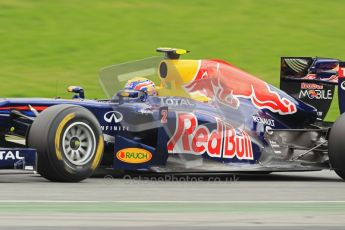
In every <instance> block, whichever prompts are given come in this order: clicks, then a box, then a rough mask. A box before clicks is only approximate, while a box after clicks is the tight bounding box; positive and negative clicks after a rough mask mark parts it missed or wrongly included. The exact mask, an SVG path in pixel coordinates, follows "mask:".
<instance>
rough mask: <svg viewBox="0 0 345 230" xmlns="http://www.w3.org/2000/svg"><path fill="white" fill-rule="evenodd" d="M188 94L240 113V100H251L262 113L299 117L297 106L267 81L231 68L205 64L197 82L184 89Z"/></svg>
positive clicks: (217, 64) (204, 62) (203, 62)
mask: <svg viewBox="0 0 345 230" xmlns="http://www.w3.org/2000/svg"><path fill="white" fill-rule="evenodd" d="M184 88H185V90H186V91H187V92H188V93H194V92H199V93H201V94H203V95H205V96H206V97H208V98H212V99H214V100H216V101H217V102H219V103H221V104H224V105H226V106H230V107H231V108H234V109H238V107H239V106H240V100H239V98H246V99H250V100H251V102H252V104H253V105H254V106H255V107H256V108H258V109H268V110H270V111H272V112H276V113H279V114H280V115H286V114H293V113H296V111H297V109H296V105H295V104H294V103H293V102H292V101H291V100H290V99H288V98H284V97H281V96H280V95H279V93H278V92H277V91H275V90H272V89H271V87H270V86H269V85H268V84H267V83H265V82H264V81H262V80H260V79H258V78H256V77H254V76H252V75H250V74H248V73H245V72H244V71H242V70H240V69H238V68H236V67H233V66H231V65H228V64H225V65H224V64H222V63H220V62H217V61H201V63H200V68H199V71H198V72H197V74H196V76H195V77H194V80H193V81H192V82H190V83H188V84H187V85H185V86H184Z"/></svg>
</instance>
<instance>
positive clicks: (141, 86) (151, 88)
mask: <svg viewBox="0 0 345 230" xmlns="http://www.w3.org/2000/svg"><path fill="white" fill-rule="evenodd" d="M125 89H128V90H138V91H142V92H145V93H146V94H147V95H149V96H157V95H158V92H157V90H156V85H155V83H154V82H153V81H151V80H149V79H147V78H143V77H135V78H133V79H131V80H128V81H127V83H126V85H125Z"/></svg>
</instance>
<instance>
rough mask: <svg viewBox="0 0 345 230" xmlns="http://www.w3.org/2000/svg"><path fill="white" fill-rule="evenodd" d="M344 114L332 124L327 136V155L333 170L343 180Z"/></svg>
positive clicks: (344, 167) (344, 173)
mask: <svg viewBox="0 0 345 230" xmlns="http://www.w3.org/2000/svg"><path fill="white" fill-rule="evenodd" d="M344 137H345V114H342V115H341V116H340V117H339V118H338V119H337V120H336V121H335V122H334V124H333V126H332V128H331V131H330V133H329V137H328V155H329V161H330V164H331V167H332V168H333V170H334V171H335V172H336V173H337V174H338V176H340V177H341V178H342V179H343V180H345V141H344Z"/></svg>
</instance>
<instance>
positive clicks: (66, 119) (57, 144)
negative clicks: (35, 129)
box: [55, 113, 75, 161]
mask: <svg viewBox="0 0 345 230" xmlns="http://www.w3.org/2000/svg"><path fill="white" fill-rule="evenodd" d="M74 117H75V114H74V113H70V114H68V115H67V116H65V117H64V119H62V121H61V122H60V124H59V126H58V128H57V130H56V135H55V150H56V157H57V159H58V160H60V161H61V160H62V154H61V151H60V137H61V132H62V129H63V128H64V127H65V125H66V123H67V122H69V121H70V120H72V119H73V118H74Z"/></svg>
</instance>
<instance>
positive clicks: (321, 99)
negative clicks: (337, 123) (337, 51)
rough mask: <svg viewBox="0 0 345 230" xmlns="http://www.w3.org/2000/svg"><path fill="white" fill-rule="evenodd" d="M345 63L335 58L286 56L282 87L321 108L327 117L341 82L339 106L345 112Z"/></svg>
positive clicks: (283, 58)
mask: <svg viewBox="0 0 345 230" xmlns="http://www.w3.org/2000/svg"><path fill="white" fill-rule="evenodd" d="M344 76H345V62H343V61H341V60H338V59H333V58H320V57H315V58H312V57H282V58H281V65H280V88H281V89H282V90H284V91H285V92H287V93H288V94H290V95H291V96H293V97H295V98H296V99H299V100H301V101H303V102H305V103H307V104H310V105H312V106H314V107H315V108H316V109H317V110H318V114H317V116H318V118H319V119H320V120H323V119H324V118H325V116H326V114H327V112H328V110H329V108H330V106H331V103H332V100H333V96H334V90H335V86H336V85H338V86H340V87H338V96H339V109H340V111H341V113H343V112H345V83H344V81H345V78H344Z"/></svg>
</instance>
